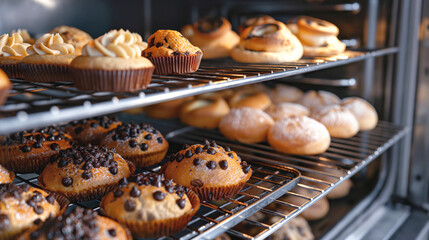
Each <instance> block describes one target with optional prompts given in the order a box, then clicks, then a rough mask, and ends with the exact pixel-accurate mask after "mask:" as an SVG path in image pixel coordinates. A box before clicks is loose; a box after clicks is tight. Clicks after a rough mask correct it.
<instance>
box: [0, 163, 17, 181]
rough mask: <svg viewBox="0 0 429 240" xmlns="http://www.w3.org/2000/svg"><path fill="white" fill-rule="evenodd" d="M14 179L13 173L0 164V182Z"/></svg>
mask: <svg viewBox="0 0 429 240" xmlns="http://www.w3.org/2000/svg"><path fill="white" fill-rule="evenodd" d="M13 179H15V174H14V173H13V172H12V171H9V170H7V169H6V168H5V167H3V166H2V165H0V184H5V183H11V182H12V181H13Z"/></svg>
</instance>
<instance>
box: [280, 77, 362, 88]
mask: <svg viewBox="0 0 429 240" xmlns="http://www.w3.org/2000/svg"><path fill="white" fill-rule="evenodd" d="M285 82H287V83H300V84H308V85H316V86H330V87H354V86H356V84H357V81H356V79H354V78H344V79H326V78H309V77H302V78H299V77H297V78H294V77H292V78H288V79H286V80H285Z"/></svg>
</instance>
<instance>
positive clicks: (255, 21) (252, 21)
mask: <svg viewBox="0 0 429 240" xmlns="http://www.w3.org/2000/svg"><path fill="white" fill-rule="evenodd" d="M275 21H276V20H275V19H274V18H273V17H271V16H269V15H263V16H260V17H254V18H249V19H247V20H246V21H245V22H244V23H242V24H240V25H239V26H238V33H240V34H241V32H243V30H244V29H246V28H247V27H249V26H257V25H263V24H267V23H272V22H275Z"/></svg>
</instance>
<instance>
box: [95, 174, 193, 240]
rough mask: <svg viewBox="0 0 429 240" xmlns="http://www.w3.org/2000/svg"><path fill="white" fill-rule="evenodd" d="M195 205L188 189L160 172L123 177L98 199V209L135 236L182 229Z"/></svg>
mask: <svg viewBox="0 0 429 240" xmlns="http://www.w3.org/2000/svg"><path fill="white" fill-rule="evenodd" d="M176 171H177V170H176ZM199 206H200V201H199V199H198V196H197V195H196V194H195V193H194V192H193V191H192V190H188V189H187V188H186V187H183V186H181V185H179V184H176V183H175V182H173V181H172V180H166V179H164V176H163V175H159V174H155V173H147V174H143V173H142V174H137V175H134V176H132V177H131V178H129V179H128V180H127V179H123V180H122V181H121V182H120V183H119V186H118V187H117V188H116V189H115V190H114V191H113V192H110V193H108V194H107V195H106V196H105V197H104V198H103V199H102V200H101V203H100V211H101V212H102V213H103V215H105V216H108V217H110V218H112V219H115V220H116V221H118V222H119V223H121V224H123V225H125V226H127V227H128V228H129V229H130V230H131V231H132V232H133V235H134V236H135V237H139V238H153V237H160V236H165V235H172V234H175V233H177V232H179V231H180V230H182V229H183V228H184V227H186V225H187V223H188V222H189V221H190V220H191V218H192V216H194V214H195V213H196V212H197V211H198V209H199Z"/></svg>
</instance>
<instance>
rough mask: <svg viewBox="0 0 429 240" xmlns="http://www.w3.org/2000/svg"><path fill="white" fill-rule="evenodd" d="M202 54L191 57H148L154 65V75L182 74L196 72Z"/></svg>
mask: <svg viewBox="0 0 429 240" xmlns="http://www.w3.org/2000/svg"><path fill="white" fill-rule="evenodd" d="M202 57H203V55H202V54H199V55H191V56H171V57H150V58H149V60H150V61H151V62H152V63H153V65H155V71H154V74H160V75H165V74H182V73H191V72H196V71H197V70H198V68H199V67H200V63H201V58H202Z"/></svg>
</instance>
